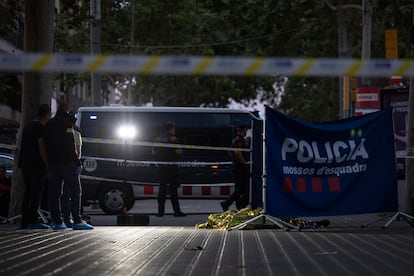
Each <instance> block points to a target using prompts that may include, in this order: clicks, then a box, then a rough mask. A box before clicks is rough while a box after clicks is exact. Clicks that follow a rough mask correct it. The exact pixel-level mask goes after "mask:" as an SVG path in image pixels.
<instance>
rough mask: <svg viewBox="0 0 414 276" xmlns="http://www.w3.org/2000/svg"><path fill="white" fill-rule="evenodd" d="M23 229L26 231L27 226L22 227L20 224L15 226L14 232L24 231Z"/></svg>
mask: <svg viewBox="0 0 414 276" xmlns="http://www.w3.org/2000/svg"><path fill="white" fill-rule="evenodd" d="M24 229H27V226H22V225H20V224H17V225H16V230H24Z"/></svg>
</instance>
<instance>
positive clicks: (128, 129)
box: [116, 125, 137, 139]
mask: <svg viewBox="0 0 414 276" xmlns="http://www.w3.org/2000/svg"><path fill="white" fill-rule="evenodd" d="M116 134H117V135H118V137H119V138H121V139H133V138H135V137H136V136H137V129H136V128H135V127H134V126H132V125H122V126H120V127H118V129H117V132H116Z"/></svg>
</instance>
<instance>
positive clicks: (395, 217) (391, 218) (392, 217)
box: [361, 212, 414, 229]
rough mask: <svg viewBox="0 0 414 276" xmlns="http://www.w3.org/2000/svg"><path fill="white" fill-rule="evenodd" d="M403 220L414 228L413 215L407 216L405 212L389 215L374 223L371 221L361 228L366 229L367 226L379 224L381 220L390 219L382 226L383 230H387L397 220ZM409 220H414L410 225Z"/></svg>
mask: <svg viewBox="0 0 414 276" xmlns="http://www.w3.org/2000/svg"><path fill="white" fill-rule="evenodd" d="M401 218H403V219H404V220H405V221H406V222H407V223H408V224H409V225H410V226H412V227H414V217H413V216H411V215H409V214H407V213H404V212H396V213H392V214H388V215H387V216H385V217H383V218H378V219H375V220H373V221H370V222H368V223H366V224H362V225H361V228H364V227H366V226H369V225H372V224H374V223H376V222H378V221H381V220H385V219H388V220H386V221H385V223H384V224H383V225H382V226H381V228H382V229H385V228H387V227H388V226H389V225H390V224H391V223H393V222H394V221H395V220H399V219H401ZM408 219H411V220H412V222H411V223H410V222H409V221H408Z"/></svg>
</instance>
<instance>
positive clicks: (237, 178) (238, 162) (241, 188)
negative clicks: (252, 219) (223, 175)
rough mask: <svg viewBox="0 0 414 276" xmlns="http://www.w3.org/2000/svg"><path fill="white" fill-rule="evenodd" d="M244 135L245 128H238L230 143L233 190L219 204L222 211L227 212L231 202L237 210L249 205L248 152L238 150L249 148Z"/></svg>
mask: <svg viewBox="0 0 414 276" xmlns="http://www.w3.org/2000/svg"><path fill="white" fill-rule="evenodd" d="M246 133H247V126H245V125H241V126H239V127H238V128H237V135H236V137H234V139H233V141H232V143H231V147H232V148H235V150H234V151H233V153H232V157H233V173H234V183H235V187H234V188H235V190H234V192H233V193H232V194H231V195H230V197H229V198H228V199H226V200H225V201H223V202H221V203H220V205H221V207H222V208H223V211H227V210H228V209H229V207H230V205H231V204H233V202H236V208H237V209H238V210H240V209H242V208H245V207H246V206H247V205H248V204H249V162H248V160H249V152H247V151H240V150H238V149H240V148H241V149H249V148H250V141H249V140H248V139H246V138H245V136H246Z"/></svg>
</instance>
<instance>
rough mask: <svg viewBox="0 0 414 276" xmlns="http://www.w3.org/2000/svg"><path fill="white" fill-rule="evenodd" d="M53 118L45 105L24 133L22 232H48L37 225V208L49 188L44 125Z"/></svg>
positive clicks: (46, 226)
mask: <svg viewBox="0 0 414 276" xmlns="http://www.w3.org/2000/svg"><path fill="white" fill-rule="evenodd" d="M49 119H50V107H49V105H47V104H42V105H40V106H39V108H38V110H37V116H36V119H35V120H33V121H31V122H30V123H28V124H27V125H26V126H25V127H24V129H23V133H22V143H21V149H20V158H19V167H20V168H21V170H22V174H23V181H24V196H23V203H22V219H21V223H20V227H18V228H19V229H47V228H49V226H48V225H47V224H44V223H38V218H39V215H38V209H39V205H40V201H41V199H42V194H43V190H44V187H45V185H46V172H47V169H46V168H47V153H46V146H45V139H44V137H45V124H46V123H47V121H48V120H49Z"/></svg>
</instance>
